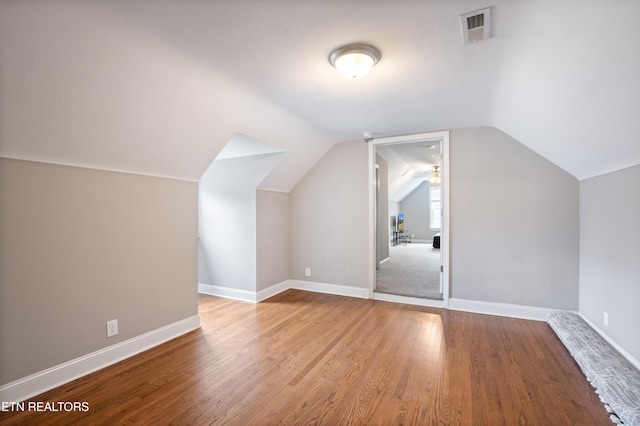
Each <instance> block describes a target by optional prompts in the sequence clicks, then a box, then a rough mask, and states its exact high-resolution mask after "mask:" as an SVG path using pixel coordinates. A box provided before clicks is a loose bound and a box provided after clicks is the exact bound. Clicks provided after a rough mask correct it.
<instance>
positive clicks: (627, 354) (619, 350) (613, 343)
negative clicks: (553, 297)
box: [578, 313, 640, 370]
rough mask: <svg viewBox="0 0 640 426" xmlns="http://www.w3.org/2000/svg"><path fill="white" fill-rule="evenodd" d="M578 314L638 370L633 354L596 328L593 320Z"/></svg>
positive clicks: (638, 361)
mask: <svg viewBox="0 0 640 426" xmlns="http://www.w3.org/2000/svg"><path fill="white" fill-rule="evenodd" d="M578 315H580V318H582V319H583V320H584V322H586V323H587V324H589V327H591V328H593V329H594V330H595V332H596V333H598V334H599V335H600V337H602V338H603V339H604V340H606V341H607V342H608V343H609V344H610V345H611V346H613V347H614V349H615V350H617V351H618V352H620V354H621V355H622V356H623V357H625V358H626V359H627V360H628V361H629V362H630V363H631V364H633V365H634V366H635V367H636V368H637V369H638V370H640V360H638V359H637V358H635V357H634V356H633V355H631V354H630V353H629V352H627V351H626V350H624V349H623V348H622V347H621V346H620V345H618V344H617V343H616V341H615V340H613V339H612V338H611V337H609V336H608V335H607V334H606V333H605V332H604V331H602V330H601V329H600V328H598V327H597V326H596V325H595V324H594V323H593V322H591V321H589V320H588V319H587V317H585V316H584V315H582V313H578Z"/></svg>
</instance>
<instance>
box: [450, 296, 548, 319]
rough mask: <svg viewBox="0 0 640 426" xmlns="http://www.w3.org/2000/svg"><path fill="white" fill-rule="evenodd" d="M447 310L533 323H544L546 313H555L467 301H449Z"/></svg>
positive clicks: (543, 309) (521, 306) (541, 309)
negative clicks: (532, 321) (526, 320)
mask: <svg viewBox="0 0 640 426" xmlns="http://www.w3.org/2000/svg"><path fill="white" fill-rule="evenodd" d="M449 309H451V310H454V311H465V312H474V313H476V314H487V315H497V316H501V317H511V318H521V319H528V320H535V321H545V317H546V315H547V313H549V312H552V311H555V309H548V308H538V307H535V306H524V305H511V304H508V303H495V302H483V301H480V300H467V299H449Z"/></svg>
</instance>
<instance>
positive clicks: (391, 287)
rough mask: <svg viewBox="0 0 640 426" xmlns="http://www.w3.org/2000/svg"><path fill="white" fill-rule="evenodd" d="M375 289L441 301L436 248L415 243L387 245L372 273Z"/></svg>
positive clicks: (438, 257) (381, 291)
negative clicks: (386, 255) (383, 257)
mask: <svg viewBox="0 0 640 426" xmlns="http://www.w3.org/2000/svg"><path fill="white" fill-rule="evenodd" d="M376 292H380V293H387V294H397V295H400V296H410V297H420V298H423V299H435V300H442V293H440V250H439V249H434V248H433V246H432V245H431V244H419V243H411V244H407V245H398V246H393V247H390V249H389V260H388V261H386V262H384V263H383V264H382V265H380V268H379V269H378V272H377V274H376Z"/></svg>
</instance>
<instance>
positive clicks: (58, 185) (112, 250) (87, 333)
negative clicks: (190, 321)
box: [0, 159, 198, 385]
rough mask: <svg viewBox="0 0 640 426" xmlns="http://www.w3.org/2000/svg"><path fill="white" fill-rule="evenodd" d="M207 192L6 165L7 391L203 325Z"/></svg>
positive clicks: (2, 322) (1, 292) (3, 367)
mask: <svg viewBox="0 0 640 426" xmlns="http://www.w3.org/2000/svg"><path fill="white" fill-rule="evenodd" d="M197 194H198V192H197V184H196V183H195V182H187V181H181V180H175V179H164V178H155V177H149V176H140V175H132V174H125V173H114V172H106V171H100V170H91V169H85V168H78V167H68V166H58V165H52V164H46V163H35V162H28V161H20V160H9V159H0V235H1V236H2V237H1V238H0V385H2V384H6V383H9V382H12V381H14V380H17V379H20V378H24V377H26V376H29V375H31V374H34V373H38V372H40V371H43V370H45V369H48V368H50V367H53V366H57V365H59V364H62V363H65V362H68V361H71V360H73V359H76V358H78V357H81V356H84V355H87V354H90V353H92V352H94V351H97V350H100V349H103V348H106V347H109V346H111V345H114V344H117V343H120V342H123V341H125V340H127V339H131V338H134V337H137V336H140V335H142V334H144V333H147V332H150V331H153V330H156V329H158V328H160V327H164V326H167V325H169V324H172V323H175V322H178V321H181V320H184V319H187V318H190V317H192V316H194V315H197V314H198V306H197V297H196V293H197V269H196V238H197V210H196V208H197ZM112 319H118V323H119V334H118V335H117V336H114V337H112V338H107V337H106V322H107V321H108V320H112Z"/></svg>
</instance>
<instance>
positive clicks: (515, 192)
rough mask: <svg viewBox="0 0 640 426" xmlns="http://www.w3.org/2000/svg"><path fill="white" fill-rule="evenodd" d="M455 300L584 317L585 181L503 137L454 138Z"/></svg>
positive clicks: (476, 131)
mask: <svg viewBox="0 0 640 426" xmlns="http://www.w3.org/2000/svg"><path fill="white" fill-rule="evenodd" d="M450 193H451V201H450V210H451V211H450V213H451V216H450V217H451V241H450V243H451V278H450V279H451V296H452V297H454V298H457V299H468V300H478V301H486V302H501V303H508V304H516V305H525V306H535V307H544V308H556V309H568V310H577V309H578V234H579V230H578V220H579V217H578V209H579V205H578V181H577V179H575V178H574V177H573V176H571V175H569V174H568V173H567V172H565V171H563V170H561V169H560V168H558V167H557V166H555V165H554V164H552V163H551V162H549V161H548V160H546V159H544V158H543V157H541V156H540V155H538V154H536V153H534V152H533V151H531V150H530V149H528V148H526V147H525V146H524V145H522V144H520V143H519V142H518V141H516V140H515V139H513V138H511V137H510V136H508V135H507V134H505V133H503V132H501V131H500V130H498V129H495V128H491V127H475V128H469V129H458V130H453V131H452V132H451V140H450Z"/></svg>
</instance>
